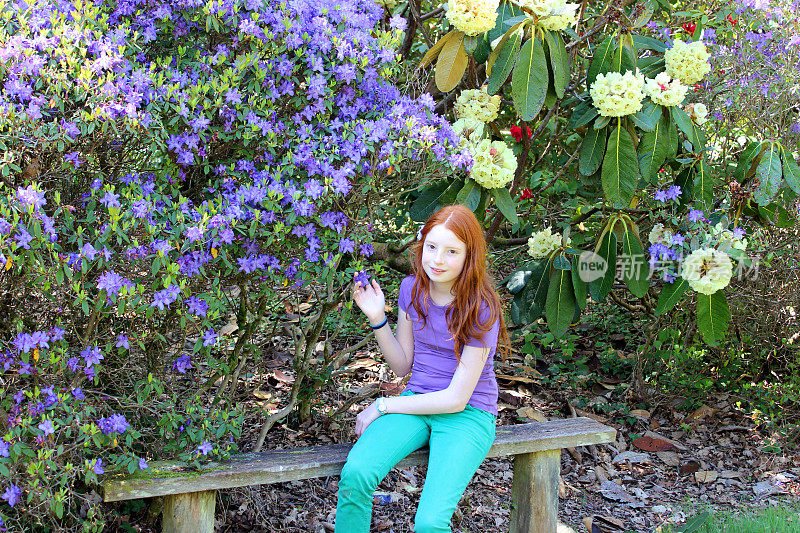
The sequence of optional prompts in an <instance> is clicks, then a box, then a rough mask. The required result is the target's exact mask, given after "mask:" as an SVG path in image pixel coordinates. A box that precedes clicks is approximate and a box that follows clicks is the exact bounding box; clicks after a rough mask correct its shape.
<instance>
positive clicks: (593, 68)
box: [586, 37, 617, 90]
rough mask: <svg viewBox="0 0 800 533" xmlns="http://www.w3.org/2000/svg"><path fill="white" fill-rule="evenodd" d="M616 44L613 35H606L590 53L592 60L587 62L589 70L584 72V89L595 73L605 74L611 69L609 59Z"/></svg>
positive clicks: (591, 81) (594, 76)
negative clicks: (591, 53)
mask: <svg viewBox="0 0 800 533" xmlns="http://www.w3.org/2000/svg"><path fill="white" fill-rule="evenodd" d="M616 46H617V41H616V39H614V38H613V37H606V39H605V40H604V41H603V42H602V43H600V44H599V45H598V46H597V48H595V50H594V54H593V55H592V62H591V63H590V64H589V71H588V72H587V73H586V89H587V90H588V89H589V88H590V87H591V86H592V84H593V83H594V80H595V79H597V75H598V74H600V73H603V74H605V73H606V72H609V71H610V70H611V61H612V59H613V57H614V49H615V48H616Z"/></svg>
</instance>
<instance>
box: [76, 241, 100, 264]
mask: <svg viewBox="0 0 800 533" xmlns="http://www.w3.org/2000/svg"><path fill="white" fill-rule="evenodd" d="M80 250H81V257H84V258H86V259H87V260H89V261H94V259H95V258H96V257H97V253H98V252H97V250H96V249H95V247H94V246H92V244H91V243H88V242H87V243H86V244H84V245H83V246H81V248H80Z"/></svg>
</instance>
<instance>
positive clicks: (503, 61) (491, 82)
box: [486, 26, 524, 94]
mask: <svg viewBox="0 0 800 533" xmlns="http://www.w3.org/2000/svg"><path fill="white" fill-rule="evenodd" d="M523 35H524V32H522V31H519V27H518V26H514V27H513V28H511V29H510V30H508V33H507V34H506V35H505V36H504V37H503V40H501V41H500V43H498V45H497V48H495V49H494V50H493V51H492V53H491V54H490V55H489V59H488V60H487V64H486V72H487V74H489V79H488V80H487V83H488V87H487V88H486V90H487V91H488V92H489V94H496V93H497V91H499V90H500V87H502V86H503V84H504V83H505V82H506V80H507V79H508V75H509V74H510V73H511V70H512V69H513V68H514V66H515V65H516V64H517V57H518V56H519V46H520V43H522V37H523ZM493 58H494V59H493Z"/></svg>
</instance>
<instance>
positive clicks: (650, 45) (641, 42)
mask: <svg viewBox="0 0 800 533" xmlns="http://www.w3.org/2000/svg"><path fill="white" fill-rule="evenodd" d="M633 44H634V45H635V46H636V49H637V50H653V51H655V52H661V53H662V54H663V53H664V52H666V51H667V45H665V44H664V42H663V41H659V40H658V39H653V38H652V37H645V36H644V35H634V36H633Z"/></svg>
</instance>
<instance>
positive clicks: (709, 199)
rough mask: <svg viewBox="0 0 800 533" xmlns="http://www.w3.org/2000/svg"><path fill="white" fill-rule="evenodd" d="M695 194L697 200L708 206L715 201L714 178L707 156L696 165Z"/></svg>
mask: <svg viewBox="0 0 800 533" xmlns="http://www.w3.org/2000/svg"><path fill="white" fill-rule="evenodd" d="M693 195H694V199H695V200H697V201H699V202H702V203H703V204H705V205H706V207H707V208H710V207H711V205H712V204H713V203H714V180H713V179H712V177H711V169H709V168H708V163H706V160H705V158H703V159H700V162H699V163H698V164H696V165H695V170H694V192H693Z"/></svg>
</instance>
